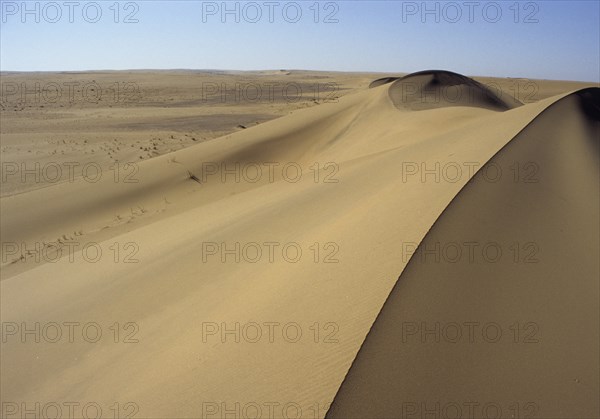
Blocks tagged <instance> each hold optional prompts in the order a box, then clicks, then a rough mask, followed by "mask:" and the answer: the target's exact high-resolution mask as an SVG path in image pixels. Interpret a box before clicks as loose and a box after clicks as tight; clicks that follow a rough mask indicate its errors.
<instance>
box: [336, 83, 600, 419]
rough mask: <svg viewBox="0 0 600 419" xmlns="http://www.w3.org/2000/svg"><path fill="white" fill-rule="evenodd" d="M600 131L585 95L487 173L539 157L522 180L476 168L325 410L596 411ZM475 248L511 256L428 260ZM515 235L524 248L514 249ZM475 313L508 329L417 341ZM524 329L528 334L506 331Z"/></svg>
mask: <svg viewBox="0 0 600 419" xmlns="http://www.w3.org/2000/svg"><path fill="white" fill-rule="evenodd" d="M558 121H560V122H558ZM599 138H600V89H598V88H592V89H585V90H580V91H578V92H575V93H572V94H570V95H568V96H566V97H563V98H562V99H560V100H558V101H556V102H555V103H553V104H552V105H551V106H550V107H548V108H547V109H546V110H545V111H544V112H542V113H541V114H540V115H539V116H537V117H536V118H535V119H533V120H532V121H531V123H530V124H528V125H527V126H526V127H525V128H524V129H523V131H521V132H520V133H519V134H518V135H517V136H516V137H515V138H514V139H513V140H511V141H510V142H509V143H508V144H507V145H506V146H505V147H503V148H502V149H501V150H500V151H499V152H498V153H497V154H496V155H495V156H494V157H493V158H492V159H491V160H490V162H488V163H487V164H486V166H484V167H483V168H482V169H481V170H482V171H485V170H486V169H487V168H490V167H492V166H494V169H495V170H496V169H497V168H502V169H504V170H505V173H507V172H509V170H510V168H511V167H514V164H515V162H517V163H521V164H523V163H534V164H535V166H532V167H535V173H534V172H533V171H530V172H529V173H527V174H523V177H522V178H520V179H518V180H520V181H517V182H515V178H514V176H513V175H512V174H511V175H509V176H505V177H502V178H501V179H500V180H499V181H498V182H489V181H486V180H485V179H484V178H483V177H482V176H475V177H474V178H473V180H472V181H471V182H469V183H468V184H467V185H466V186H465V187H464V188H463V189H462V190H461V192H460V193H459V194H458V195H457V196H456V197H455V198H454V199H453V201H452V202H451V203H450V204H449V206H448V207H447V208H446V209H445V210H444V212H443V213H442V215H441V216H440V217H439V218H438V220H437V221H436V222H435V224H434V225H433V227H432V228H431V230H430V231H429V232H428V233H427V235H426V236H425V238H424V239H423V241H422V242H421V243H420V244H419V247H418V248H417V249H416V251H415V253H414V255H412V257H411V259H410V261H409V263H408V265H407V266H406V268H405V269H404V270H403V271H402V273H401V274H400V276H399V278H398V281H397V283H396V285H395V286H394V288H393V290H392V292H391V293H390V295H389V296H388V298H387V300H386V302H385V304H384V305H383V308H382V310H381V312H380V313H379V315H378V316H377V320H376V321H375V322H374V324H373V326H372V327H371V330H370V332H369V334H368V336H367V338H366V340H365V342H364V343H363V345H362V346H361V349H360V351H359V353H358V355H357V357H356V359H355V360H354V362H353V365H352V367H351V368H350V370H349V372H348V374H347V376H346V378H345V380H344V382H343V384H342V385H341V387H340V389H339V391H338V393H337V395H336V397H335V399H334V402H333V404H332V406H331V408H330V410H329V412H328V414H327V417H329V418H337V417H339V418H342V417H343V418H352V417H356V418H359V417H367V416H369V417H382V418H383V417H386V418H387V417H389V418H392V417H413V416H411V415H419V414H423V412H424V411H425V409H433V410H434V411H435V410H436V409H437V412H438V413H439V412H440V411H441V410H440V409H442V410H443V409H444V408H449V409H455V408H456V406H459V407H458V409H459V411H461V410H460V409H462V414H466V413H465V412H466V411H467V409H468V406H469V405H468V403H471V402H477V403H478V405H479V407H480V409H481V406H483V405H485V404H486V403H487V404H494V409H496V407H499V408H500V412H501V413H500V415H499V416H500V417H508V416H510V414H514V408H515V403H516V404H517V406H519V407H520V408H521V415H523V414H525V415H534V416H535V417H544V418H566V417H569V418H575V417H577V418H594V417H598V415H599V414H600V405H599V402H598V398H597V397H595V395H597V394H598V393H599V392H600V388H599V386H600V384H599V380H600V376H599V372H598V371H600V365H599V364H598V362H599V361H598V344H599V339H600V334H599V330H600V323H599V320H598V319H599V316H598V314H599V312H600V311H599V309H600V307H599V303H598V302H599V297H600V294H599V285H598V277H600V266H599V262H598V258H597V255H598V254H599V252H600V243H599V239H598V235H597V232H598V230H599V227H600V226H599V224H598V216H597V215H598V212H599V210H600V208H599V192H598V191H599V184H598V175H599V170H598V168H599V167H600V162H599V157H598V151H599V142H598V140H599ZM468 242H475V243H479V244H483V243H499V244H500V246H501V247H500V248H501V249H503V250H504V251H505V255H506V253H509V255H508V256H509V257H508V258H507V257H505V258H504V259H501V260H498V261H494V262H490V260H491V259H490V260H485V259H482V258H481V257H478V258H477V259H475V260H473V259H471V258H465V257H457V256H456V255H457V254H456V253H454V254H452V256H447V257H441V258H438V259H437V260H436V258H435V256H436V253H435V251H434V252H433V253H430V254H429V257H428V256H427V252H430V251H431V250H432V249H435V247H436V245H437V246H440V245H441V247H442V248H443V247H444V246H445V245H448V244H450V243H468ZM515 242H516V243H519V244H520V245H521V251H522V253H521V254H516V253H513V254H510V252H511V251H510V250H509V249H510V248H511V246H514V245H515ZM526 244H528V245H529V246H528V247H529V249H528V250H527V251H526V252H523V247H524V246H525V245H526ZM513 249H514V247H513ZM582 249H583V250H582ZM437 256H439V254H437ZM515 256H516V257H517V259H516V262H515ZM494 258H495V257H494ZM474 319H476V320H481V319H484V320H485V322H488V323H490V324H492V323H493V324H497V325H500V326H501V327H502V328H503V331H504V334H505V336H504V339H499V340H497V341H495V338H490V339H491V340H492V342H490V339H488V340H486V339H482V337H481V336H479V335H475V337H474V339H476V341H475V342H470V341H467V340H466V339H458V340H457V339H456V335H453V337H452V338H446V339H444V337H443V335H442V337H441V338H440V333H442V332H440V331H439V330H438V334H437V335H436V334H435V332H434V333H433V336H431V335H429V336H427V335H425V337H424V335H423V330H424V328H425V327H428V328H429V329H431V330H436V327H438V328H440V330H443V328H444V326H445V325H448V324H449V323H450V322H452V324H453V326H452V327H455V326H454V325H456V324H460V325H462V324H464V322H469V321H473V320H474ZM485 322H484V323H485ZM516 323H520V325H521V326H520V327H521V328H523V327H525V328H526V329H527V330H520V332H521V333H523V334H524V335H525V336H523V335H521V336H517V335H516V334H514V329H509V328H510V327H511V326H512V325H514V324H516ZM524 325H526V326H524ZM494 327H495V326H494ZM461 329H462V328H461ZM461 329H459V330H461ZM453 332H455V329H453ZM507 335H510V336H507ZM484 337H485V336H484ZM488 338H489V336H488ZM573 347H576V348H577V350H576V351H577V356H573V357H569V356H568V355H567V354H569V353H571V350H572V348H573ZM440 406H441V407H440ZM472 407H473V406H471V408H472ZM454 411H455V410H452V412H454ZM481 412H482V411H481V410H479V413H480V414H481ZM495 412H497V410H495ZM476 416H477V414H476Z"/></svg>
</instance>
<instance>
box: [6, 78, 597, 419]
mask: <svg viewBox="0 0 600 419" xmlns="http://www.w3.org/2000/svg"><path fill="white" fill-rule="evenodd" d="M5 77H7V79H6V80H8V77H11V78H13V79H14V80H15V83H17V85H18V84H19V83H21V82H22V81H23V80H27V81H29V82H30V83H35V80H42V81H40V83H48V82H49V81H51V80H53V79H57V80H59V81H60V82H61V83H62V81H63V79H62V78H63V77H66V78H68V79H69V80H72V79H73V78H75V79H77V80H84V81H86V80H89V79H91V80H96V82H98V84H100V85H101V86H109V85H111V83H113V82H114V81H117V82H122V83H123V82H127V83H134V84H136V85H138V86H140V92H142V93H143V94H141V97H142V99H139V100H136V101H134V102H132V103H118V104H115V103H110V104H103V103H99V102H95V103H90V102H89V101H85V100H84V101H81V103H80V104H77V103H70V102H69V101H67V102H60V101H59V102H56V103H54V102H52V104H47V103H45V104H43V106H44V108H40V106H41V105H40V104H39V103H38V104H36V105H32V104H27V103H23V102H19V101H16V102H14V103H13V102H10V103H9V102H7V101H4V102H3V108H2V111H1V114H0V116H1V117H2V141H1V142H0V143H1V146H2V164H3V174H2V175H3V179H2V194H1V197H0V210H1V214H2V217H1V219H0V229H1V241H2V265H1V267H2V270H1V276H0V279H1V281H0V291H1V301H0V302H1V304H0V306H1V307H0V315H1V317H2V332H3V337H2V357H1V363H0V367H1V374H0V375H1V378H0V380H1V381H0V384H1V391H0V397H1V399H2V403H3V405H2V406H3V409H5V410H4V411H3V413H4V415H5V416H7V417H10V416H8V413H11V412H18V413H17V414H21V412H22V409H23V405H22V403H27V405H26V406H27V407H30V408H32V409H35V408H36V407H35V406H36V404H35V403H38V405H37V406H38V407H37V408H38V409H39V412H41V411H42V409H43V408H44V407H45V406H46V407H48V406H49V404H50V403H58V404H62V405H63V406H64V403H65V402H66V403H69V402H74V403H79V405H78V406H79V407H78V408H79V409H81V406H83V405H85V404H86V403H95V404H97V406H99V407H100V408H101V409H102V411H103V417H113V416H114V410H115V409H119V411H118V413H119V415H120V416H122V417H143V418H198V417H203V418H224V417H257V416H259V415H258V413H260V414H261V415H262V417H277V418H279V417H303V418H315V417H317V418H322V417H325V415H326V414H328V415H329V416H330V417H343V418H345V417H402V416H401V415H402V410H398V409H402V408H405V407H406V406H408V407H407V408H409V409H413V408H415V406H417V407H416V408H418V409H422V407H421V403H422V402H427V403H429V404H435V403H436V402H440V403H442V404H443V403H448V402H454V403H458V404H459V405H460V406H461V407H463V408H464V406H463V405H462V404H463V403H469V402H473V403H479V405H480V407H479V408H481V406H483V405H485V404H486V403H497V404H499V405H500V407H501V408H502V417H511V414H513V413H514V412H513V411H511V410H510V409H511V408H512V409H515V408H518V409H520V411H519V414H518V416H519V417H534V416H527V414H529V413H530V412H531V409H534V408H535V409H537V410H536V414H537V416H535V417H544V418H567V417H569V418H571V417H572V418H575V417H578V418H591V417H597V416H598V413H600V412H599V411H598V409H599V407H598V399H597V395H598V393H599V380H598V378H599V377H598V370H599V368H598V349H599V347H598V344H599V342H598V314H599V306H598V297H599V296H598V276H599V275H598V270H599V267H598V253H599V244H598V235H597V233H598V193H599V192H598V119H599V118H598V107H599V100H598V89H597V88H595V89H594V86H593V85H589V84H585V83H574V82H562V81H540V80H526V79H522V80H521V79H519V80H517V79H492V78H482V77H474V78H470V77H466V76H462V75H458V74H455V73H449V72H443V71H429V72H421V73H416V74H414V75H408V76H407V75H404V74H398V75H387V74H383V75H382V74H346V73H316V72H303V71H273V72H258V73H242V72H197V73H186V72H183V73H182V72H129V73H121V72H116V73H100V74H99V73H85V74H76V75H74V74H70V73H69V74H60V75H52V74H8V75H3V81H4V80H5ZM386 77H389V78H390V79H389V80H386V81H387V82H385V81H384V82H380V83H375V84H374V85H373V84H371V83H372V82H373V80H376V79H378V78H379V79H380V78H386ZM396 77H397V78H396ZM224 80H225V81H224ZM222 81H224V82H225V83H226V86H227V83H229V85H231V84H233V85H234V86H235V83H238V82H240V83H242V82H243V83H255V84H261V83H262V86H265V85H267V83H279V84H280V86H290V85H292V83H296V84H299V85H303V86H305V87H306V89H305V91H306V92H308V88H309V87H308V86H313V87H314V86H320V87H319V89H321V88H324V90H323V91H324V92H325V93H324V95H325V97H324V96H323V93H322V94H321V96H320V97H316V98H315V97H314V94H312V93H306V94H305V95H303V96H302V97H300V98H299V99H298V100H297V101H295V102H293V101H288V100H286V99H285V95H284V93H280V94H279V96H277V95H275V96H273V97H274V98H273V99H269V100H266V101H262V102H256V101H249V100H247V99H248V97H247V96H245V99H243V100H242V99H239V98H238V99H235V97H236V96H235V94H233V93H230V95H229V96H227V95H226V97H225V98H224V99H223V98H220V97H219V98H216V96H215V89H216V88H215V84H216V85H217V86H219V83H220V82H222ZM202 83H206V84H204V85H202ZM286 83H287V84H286ZM199 84H200V85H201V86H204V88H203V89H202V88H199V87H198V85H199ZM325 85H327V86H328V87H327V88H325V87H324V86H325ZM370 85H371V88H370ZM515 86H520V87H521V92H525V93H524V94H519V95H515V94H514V93H515V91H516V90H515V89H514V87H515ZM206 89H211V90H210V92H211V93H210V95H209V96H210V100H208V99H206V101H203V100H202V97H203V95H205V94H206ZM227 89H228V88H227V87H225V88H223V90H224V91H230V90H227ZM217 90H218V88H217ZM235 90H236V88H233V91H234V92H235ZM280 91H281V92H283V90H281V89H280ZM320 91H321V90H320ZM144 92H145V93H144ZM332 92H334V93H332ZM232 95H233V96H232ZM204 97H205V98H206V96H204ZM232 97H233V98H234V99H232ZM12 99H14V98H12V96H11V100H12ZM63 99H64V98H63ZM65 100H66V99H65ZM211 101H212V102H211ZM84 102H85V103H84ZM9 104H10V106H9ZM61 105H62V106H61ZM15 106H16V107H15ZM154 147H156V149H155V148H154ZM145 148H146V149H147V150H145ZM92 150H94V152H93V153H92ZM63 152H64V153H63ZM36 163H37V164H39V166H40V171H36V169H35V168H36ZM69 164H70V165H72V166H73V167H75V169H74V172H73V176H72V177H69V176H68V171H66V170H65V169H64V168H65V166H67V167H68V165H69ZM57 166H58V167H60V168H61V169H62V172H61V176H60V177H59V178H58V180H54V179H55V178H54V177H53V175H52V173H54V172H52V170H58V169H57ZM84 167H85V168H86V170H87V169H88V168H89V171H86V170H84V169H83V168H84ZM490 167H491V168H490ZM23 168H25V169H27V170H29V172H28V173H29V174H27V173H25V172H24V171H23ZM32 168H33V169H32ZM31 170H33V174H31ZM44 170H46V171H47V172H48V173H44V172H43V171H44ZM94 170H95V171H94ZM494 170H496V172H494ZM96 173H100V176H97V175H96ZM498 173H500V174H499V175H498ZM36 175H39V177H38V178H36ZM449 242H452V243H459V244H461V249H463V253H467V250H465V249H467V247H465V245H464V244H463V242H468V243H472V242H475V244H476V245H477V246H475V245H473V248H475V249H476V252H475V256H476V257H477V258H478V259H475V261H474V262H472V261H471V260H470V259H469V260H464V259H461V258H459V259H458V260H455V261H454V262H449V260H450V259H452V258H455V255H454V253H452V252H453V251H454V250H455V249H454V248H449V247H448V246H444V245H445V244H447V243H449ZM488 242H494V243H496V244H497V246H499V247H501V250H502V251H503V257H502V258H501V259H499V260H494V258H493V257H492V256H493V253H491V252H493V250H497V248H494V249H491V250H489V252H490V253H489V254H488V253H485V258H484V259H483V260H482V259H481V257H482V256H481V255H482V248H483V247H485V246H486V245H487V244H488ZM435 243H438V244H440V243H441V246H439V248H440V249H442V250H440V251H439V252H437V251H436V250H435V249H436V245H435ZM488 247H489V246H488ZM424 248H425V249H434V250H433V251H431V252H425V256H427V255H429V257H430V258H433V260H434V262H433V263H432V262H431V260H430V259H427V258H425V259H421V258H420V256H419V255H421V254H422V251H421V249H424ZM486 250H488V249H487V247H486ZM436 252H437V253H436ZM413 253H414V254H413ZM490 255H492V256H490ZM411 256H412V257H411ZM436 257H439V258H438V259H439V260H437V259H436ZM532 258H534V259H535V260H537V262H535V263H526V262H531V260H532ZM423 260H424V261H423ZM452 260H454V259H452ZM515 261H516V262H515ZM398 278H399V279H398ZM444 322H445V323H444ZM449 322H454V323H457V324H459V325H462V323H464V322H479V323H480V324H481V325H484V324H490V323H495V324H497V325H499V326H500V327H501V328H502V332H503V335H502V338H501V339H500V340H498V341H497V342H488V341H487V340H486V339H491V337H490V336H489V335H485V337H483V338H482V337H481V330H480V329H479V332H480V334H479V335H476V339H475V341H474V342H471V341H470V340H468V339H467V340H465V339H464V338H463V339H462V340H459V341H458V342H457V343H451V342H449V340H452V339H451V338H452V337H453V336H454V335H450V333H451V331H449V329H448V327H445V326H447V325H446V323H449ZM405 323H406V324H407V326H406V327H410V328H412V329H406V330H405V334H404V338H410V340H409V341H408V342H407V343H405V342H403V341H402V339H403V335H402V331H403V330H404V329H403V327H404V326H403V325H404V324H405ZM422 323H425V324H424V327H427V328H433V329H434V328H435V327H437V326H435V324H439V327H440V330H442V328H443V330H444V333H446V334H445V335H441V336H439V335H440V334H438V336H437V337H436V336H433V339H434V340H435V339H436V338H437V339H438V340H439V342H435V343H431V342H429V341H425V342H424V343H423V342H422V341H421V334H420V330H419V331H415V330H414V328H415V327H419V328H420V327H421V325H422ZM515 323H518V325H517V326H514V324H515ZM463 327H464V326H463ZM480 327H481V326H480ZM511 327H512V329H511ZM99 333H100V334H99ZM440 333H441V332H440ZM489 333H490V334H491V333H492V331H491V330H490V331H489ZM513 333H516V335H515V336H516V337H514V336H513ZM434 334H435V332H434ZM427 336H428V335H426V337H427ZM492 337H493V336H492ZM430 339H431V337H430ZM491 340H493V339H491ZM513 340H516V343H515V342H513ZM533 340H535V342H530V341H533ZM332 402H333V404H332V405H331V403H332ZM402 402H406V403H413V404H407V405H406V406H403V405H402V404H401V403H402ZM515 403H516V407H515ZM528 403H534V405H531V404H528ZM330 405H331V406H330ZM511 406H512V407H511ZM48 408H49V407H48ZM7 409H8V410H7ZM63 409H66V408H64V407H63ZM490 409H492V408H490ZM528 409H529V410H528ZM63 412H66V410H63ZM133 413H135V415H133ZM492 413H493V412H491V411H490V417H493V415H492ZM89 414H90V415H92V413H91V411H90V413H89ZM409 414H412V415H413V416H410V415H409ZM420 414H421V412H420V411H419V412H416V413H415V412H414V410H408V411H406V412H405V415H404V417H407V418H408V417H421V416H419V415H420ZM450 414H451V413H449V415H450Z"/></svg>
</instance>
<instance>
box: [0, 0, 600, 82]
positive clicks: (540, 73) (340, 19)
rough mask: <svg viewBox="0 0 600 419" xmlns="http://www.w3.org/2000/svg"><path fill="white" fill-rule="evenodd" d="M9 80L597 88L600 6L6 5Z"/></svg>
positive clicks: (1, 47)
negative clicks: (182, 78)
mask: <svg viewBox="0 0 600 419" xmlns="http://www.w3.org/2000/svg"><path fill="white" fill-rule="evenodd" d="M0 8H1V10H2V18H1V21H0V70H2V71H83V70H105V69H114V70H121V69H229V70H264V69H309V70H329V71H374V72H385V73H391V74H394V73H399V72H413V71H419V70H425V69H445V70H451V71H455V72H458V73H462V74H466V75H487V76H497V77H527V78H543V79H562V80H581V81H591V82H600V1H599V0H587V1H515V0H509V1H497V2H493V1H442V2H435V1H429V2H422V1H314V0H308V1H296V2H294V1H269V0H265V1H255V2H253V1H243V2H233V1H230V2H222V1H196V0H187V1H171V2H166V1H149V0H145V1H140V0H137V1H119V2H117V1H115V0H108V1H96V2H93V1H74V0H73V1H69V0H65V1H61V0H58V1H40V2H22V1H8V0H0Z"/></svg>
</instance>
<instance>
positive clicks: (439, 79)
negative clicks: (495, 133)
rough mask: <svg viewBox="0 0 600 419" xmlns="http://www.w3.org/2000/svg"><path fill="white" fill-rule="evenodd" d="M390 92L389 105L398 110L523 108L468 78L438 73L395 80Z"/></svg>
mask: <svg viewBox="0 0 600 419" xmlns="http://www.w3.org/2000/svg"><path fill="white" fill-rule="evenodd" d="M391 81H392V80H388V81H386V83H387V82H391ZM389 92H390V98H391V99H392V102H394V105H396V107H397V108H398V109H401V110H424V109H434V108H442V107H448V106H471V107H480V108H485V109H490V110H495V111H506V110H509V109H513V108H515V107H518V106H521V105H522V103H521V102H519V101H518V100H517V99H516V98H513V99H508V100H504V99H503V98H501V97H500V96H499V95H498V94H496V93H495V92H493V91H492V90H490V89H489V88H488V87H486V86H484V85H483V84H481V83H479V82H477V81H475V80H473V79H471V78H469V77H466V76H463V75H461V74H457V73H453V72H450V71H441V70H428V71H420V72H417V73H412V74H409V75H407V76H405V77H402V78H400V79H398V80H396V81H394V82H393V84H392V85H391V86H390V90H389Z"/></svg>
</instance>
